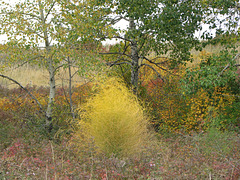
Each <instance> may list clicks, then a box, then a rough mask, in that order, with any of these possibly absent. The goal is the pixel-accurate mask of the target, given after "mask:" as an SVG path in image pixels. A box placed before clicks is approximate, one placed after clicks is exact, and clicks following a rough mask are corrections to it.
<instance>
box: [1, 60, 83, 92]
mask: <svg viewBox="0 0 240 180" xmlns="http://www.w3.org/2000/svg"><path fill="white" fill-rule="evenodd" d="M75 71H76V68H75V69H74V68H72V72H73V73H74V72H75ZM2 74H4V75H6V76H9V77H11V78H12V79H14V80H16V81H18V82H20V83H21V84H22V85H23V86H24V87H25V86H27V85H28V86H38V87H40V86H43V87H47V86H48V84H49V74H48V71H47V69H44V68H41V67H38V66H36V65H35V66H30V65H25V66H21V67H17V68H16V67H12V68H6V69H5V70H4V72H2ZM68 79H69V78H68V71H67V70H65V69H63V68H61V69H60V70H59V72H58V73H57V74H56V86H57V87H61V86H62V85H63V86H66V85H68ZM72 81H73V85H76V84H82V83H83V82H84V81H85V80H84V79H83V78H81V77H80V76H77V75H76V76H74V77H73V80H72ZM0 85H2V86H4V87H8V88H16V87H17V85H16V84H14V83H12V82H9V81H8V80H6V79H3V78H1V79H0Z"/></svg>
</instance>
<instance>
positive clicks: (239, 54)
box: [218, 53, 240, 78]
mask: <svg viewBox="0 0 240 180" xmlns="http://www.w3.org/2000/svg"><path fill="white" fill-rule="evenodd" d="M238 57H240V53H238V54H237V55H236V56H235V57H234V58H233V59H232V60H231V61H235V60H236V59H237V58H238ZM230 66H231V63H228V64H227V65H226V66H225V67H224V68H223V70H222V71H221V72H220V73H219V74H218V78H219V77H220V76H221V75H222V74H223V72H224V71H225V70H227V69H228V68H229V67H230ZM236 66H238V64H236Z"/></svg>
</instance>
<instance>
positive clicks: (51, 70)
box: [38, 0, 56, 132]
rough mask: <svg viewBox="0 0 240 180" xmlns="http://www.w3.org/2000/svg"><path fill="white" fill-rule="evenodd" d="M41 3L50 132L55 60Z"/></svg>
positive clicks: (47, 126) (47, 120) (50, 128)
mask: <svg viewBox="0 0 240 180" xmlns="http://www.w3.org/2000/svg"><path fill="white" fill-rule="evenodd" d="M38 5H39V12H40V15H41V20H42V26H43V34H44V41H45V48H46V50H47V62H48V72H49V86H50V90H49V100H48V106H47V111H46V128H47V129H48V131H49V132H51V131H52V128H53V125H52V111H53V110H52V109H53V104H54V98H55V89H56V86H55V69H54V66H53V60H52V58H51V57H50V43H49V39H48V33H47V26H46V23H45V17H44V11H43V7H42V4H41V0H38Z"/></svg>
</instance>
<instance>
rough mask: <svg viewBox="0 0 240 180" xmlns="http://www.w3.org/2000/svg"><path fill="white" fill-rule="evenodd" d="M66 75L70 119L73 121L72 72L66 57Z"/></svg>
mask: <svg viewBox="0 0 240 180" xmlns="http://www.w3.org/2000/svg"><path fill="white" fill-rule="evenodd" d="M68 73H69V87H68V94H69V104H70V109H71V114H72V117H73V119H75V114H74V107H73V101H72V71H71V63H70V58H69V57H68Z"/></svg>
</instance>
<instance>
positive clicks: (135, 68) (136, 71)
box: [129, 19, 139, 94]
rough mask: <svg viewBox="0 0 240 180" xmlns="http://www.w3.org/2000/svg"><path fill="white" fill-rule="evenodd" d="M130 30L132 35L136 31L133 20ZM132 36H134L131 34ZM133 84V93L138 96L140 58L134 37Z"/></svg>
mask: <svg viewBox="0 0 240 180" xmlns="http://www.w3.org/2000/svg"><path fill="white" fill-rule="evenodd" d="M129 28H130V31H131V33H132V32H133V31H134V30H135V29H136V26H135V23H134V20H133V19H130V21H129ZM131 36H132V34H131ZM131 60H132V62H131V63H132V65H131V84H132V88H133V92H134V93H135V94H136V93H137V89H138V74H139V65H138V61H139V57H138V49H137V42H136V40H135V39H134V37H131Z"/></svg>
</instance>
